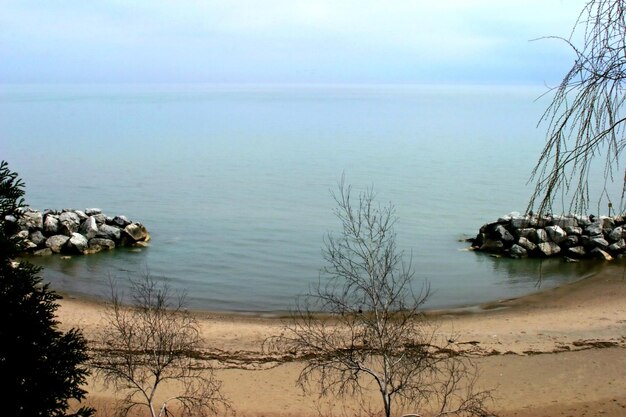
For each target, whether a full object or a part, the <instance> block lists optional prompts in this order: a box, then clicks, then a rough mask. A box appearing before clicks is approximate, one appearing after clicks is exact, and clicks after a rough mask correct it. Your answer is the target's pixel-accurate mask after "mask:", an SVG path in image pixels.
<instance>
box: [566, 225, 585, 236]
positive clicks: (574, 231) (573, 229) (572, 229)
mask: <svg viewBox="0 0 626 417" xmlns="http://www.w3.org/2000/svg"><path fill="white" fill-rule="evenodd" d="M563 230H565V233H567V234H568V235H576V236H580V235H582V234H583V228H582V227H577V226H565V227H564V228H563Z"/></svg>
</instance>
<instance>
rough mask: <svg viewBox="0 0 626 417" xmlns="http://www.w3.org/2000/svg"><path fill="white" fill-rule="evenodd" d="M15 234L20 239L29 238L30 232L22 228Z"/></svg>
mask: <svg viewBox="0 0 626 417" xmlns="http://www.w3.org/2000/svg"><path fill="white" fill-rule="evenodd" d="M15 236H17V238H18V239H20V240H24V239H28V236H29V233H28V230H20V231H19V232H17V233H16V234H15Z"/></svg>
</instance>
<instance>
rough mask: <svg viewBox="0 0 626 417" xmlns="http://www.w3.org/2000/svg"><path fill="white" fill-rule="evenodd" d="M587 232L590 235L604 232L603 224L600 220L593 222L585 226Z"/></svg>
mask: <svg viewBox="0 0 626 417" xmlns="http://www.w3.org/2000/svg"><path fill="white" fill-rule="evenodd" d="M585 232H587V234H588V235H589V236H598V235H601V234H602V224H601V223H600V222H595V223H591V224H590V225H589V226H587V227H585Z"/></svg>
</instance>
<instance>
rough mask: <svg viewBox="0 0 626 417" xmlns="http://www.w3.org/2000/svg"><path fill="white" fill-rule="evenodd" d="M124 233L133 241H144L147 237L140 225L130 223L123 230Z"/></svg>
mask: <svg viewBox="0 0 626 417" xmlns="http://www.w3.org/2000/svg"><path fill="white" fill-rule="evenodd" d="M124 232H125V233H126V234H127V235H128V236H130V237H131V238H132V239H133V240H134V241H136V242H137V241H140V240H146V238H147V237H148V236H149V235H148V231H147V230H146V228H145V227H144V225H143V224H141V223H132V224H129V225H128V226H126V227H125V228H124Z"/></svg>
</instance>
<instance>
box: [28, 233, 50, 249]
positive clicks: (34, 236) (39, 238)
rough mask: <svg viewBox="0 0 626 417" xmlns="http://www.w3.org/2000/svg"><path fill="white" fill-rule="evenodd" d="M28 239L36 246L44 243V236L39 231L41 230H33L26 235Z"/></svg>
mask: <svg viewBox="0 0 626 417" xmlns="http://www.w3.org/2000/svg"><path fill="white" fill-rule="evenodd" d="M28 240H30V241H31V242H33V243H34V244H35V245H37V246H41V245H45V243H46V237H45V236H44V235H43V233H41V230H35V231H34V232H32V233H31V234H30V235H29V236H28Z"/></svg>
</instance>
